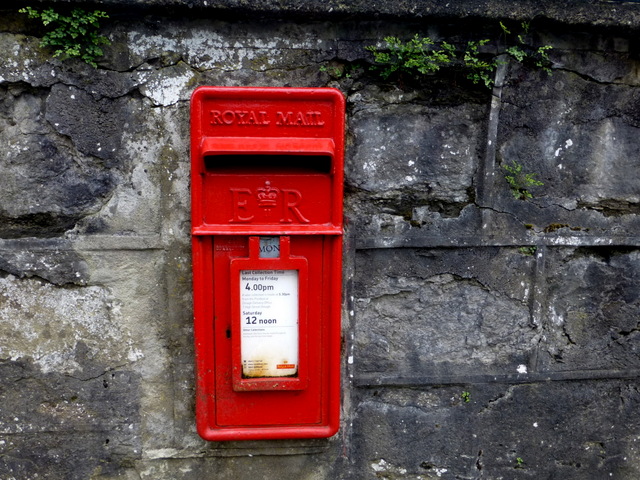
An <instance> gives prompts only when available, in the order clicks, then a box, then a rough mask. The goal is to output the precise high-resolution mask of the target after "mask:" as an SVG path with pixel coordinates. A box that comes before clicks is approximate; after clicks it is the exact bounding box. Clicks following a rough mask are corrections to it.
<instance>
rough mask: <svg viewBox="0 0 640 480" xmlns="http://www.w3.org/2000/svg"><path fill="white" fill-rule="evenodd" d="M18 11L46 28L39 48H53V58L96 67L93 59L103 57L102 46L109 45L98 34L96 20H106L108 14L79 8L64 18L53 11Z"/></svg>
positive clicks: (28, 8) (98, 27) (23, 9)
mask: <svg viewBox="0 0 640 480" xmlns="http://www.w3.org/2000/svg"><path fill="white" fill-rule="evenodd" d="M19 12H20V13H25V14H27V15H28V16H29V18H32V19H37V20H40V21H41V22H42V24H43V25H44V26H45V27H46V28H47V33H46V34H45V35H44V36H43V37H42V41H41V42H40V45H41V46H42V47H52V48H53V49H54V54H53V56H54V57H61V58H63V59H65V58H79V59H81V60H83V61H84V62H86V63H88V64H89V65H92V66H93V67H97V64H96V60H97V59H98V58H100V57H101V56H102V55H103V51H102V48H101V46H102V45H108V44H109V40H108V39H107V38H106V37H105V36H103V35H100V34H99V33H98V31H99V29H100V22H99V20H100V19H102V18H109V15H107V13H106V12H103V11H101V10H94V11H92V12H88V11H86V10H84V9H82V8H74V9H72V10H71V11H70V12H69V14H68V15H65V14H62V13H59V12H56V11H55V10H54V9H53V8H45V9H43V10H37V9H35V8H32V7H25V8H21V9H20V10H19Z"/></svg>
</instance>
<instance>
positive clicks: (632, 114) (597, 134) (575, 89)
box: [495, 57, 640, 236]
mask: <svg viewBox="0 0 640 480" xmlns="http://www.w3.org/2000/svg"><path fill="white" fill-rule="evenodd" d="M614 58H615V57H614ZM594 63H595V62H594ZM634 64H635V63H634V62H626V65H625V67H626V68H627V69H630V68H635V67H633V65H634ZM607 65H609V64H607ZM601 68H602V69H603V70H604V67H601ZM614 68H615V66H614ZM607 73H609V74H610V76H611V77H616V76H617V75H619V72H607ZM585 75H587V74H586V73H583V72H582V71H580V69H577V71H554V73H553V75H552V76H549V77H546V76H545V74H544V73H537V74H532V73H526V72H523V71H521V70H520V69H515V71H514V72H512V73H511V75H510V76H509V78H510V79H511V80H509V81H508V82H507V86H506V87H505V88H504V90H503V100H504V103H503V105H502V108H501V111H500V124H499V135H498V145H499V149H498V158H497V161H498V164H499V165H513V162H516V163H517V164H520V165H522V166H523V171H525V172H528V173H534V174H536V178H537V179H538V180H541V181H542V182H543V183H544V186H538V187H531V193H532V194H533V195H534V199H533V200H532V201H530V202H529V205H526V206H525V205H523V203H524V202H517V201H515V202H514V201H513V199H509V198H508V196H509V194H508V188H504V185H506V183H505V182H504V181H503V180H502V179H500V180H499V183H498V186H500V184H503V188H502V189H496V190H497V191H498V192H502V193H501V195H500V197H499V199H498V200H497V201H498V205H497V206H496V207H495V208H496V209H497V210H500V211H508V212H510V213H512V214H513V215H514V217H517V218H518V220H519V221H520V222H521V223H522V224H521V226H520V229H521V230H522V229H524V228H525V226H526V225H530V227H529V228H530V230H531V231H532V232H535V233H537V234H544V233H551V232H549V230H551V231H556V230H559V229H560V228H566V229H567V230H566V231H569V230H570V231H572V232H583V231H588V232H590V233H591V234H596V235H602V234H607V235H611V234H612V233H614V234H616V235H621V236H623V235H627V236H629V235H634V232H635V231H637V228H638V221H637V213H638V212H639V211H640V210H638V205H639V203H640V188H639V187H638V182H636V181H635V178H634V177H633V176H629V172H633V171H636V170H637V169H638V158H639V157H640V150H639V148H640V147H639V146H638V142H637V137H638V134H639V132H640V118H638V110H639V102H640V96H639V94H638V91H637V90H638V89H637V87H635V86H628V85H624V84H622V83H603V82H604V80H598V81H594V80H592V79H588V78H585ZM602 76H605V74H604V73H603V74H602ZM531 111H539V112H545V115H544V116H537V117H536V116H531V114H530V112H531ZM554 225H556V226H559V228H554V227H553V226H554Z"/></svg>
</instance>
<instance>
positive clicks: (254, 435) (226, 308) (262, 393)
mask: <svg viewBox="0 0 640 480" xmlns="http://www.w3.org/2000/svg"><path fill="white" fill-rule="evenodd" d="M344 107H345V106H344V97H343V96H342V94H341V93H340V92H339V91H337V90H333V89H303V88H251V87H244V88H243V87H238V88H234V87H201V88H198V89H197V90H196V91H195V92H194V94H193V96H192V101H191V167H192V170H191V193H192V234H193V282H194V335H195V351H196V374H197V375H196V378H197V382H196V389H197V390H196V422H197V427H198V432H199V433H200V435H201V436H202V437H203V438H205V439H207V440H243V439H276V438H310V437H327V436H331V435H333V434H335V433H336V431H337V430H338V425H339V413H340V304H341V283H342V277H341V272H342V196H343V168H344V167H343V163H344V161H343V151H344ZM263 236H271V237H279V244H280V253H279V257H276V258H261V256H260V255H259V252H258V250H259V241H260V237H263ZM254 270H255V271H275V270H295V271H296V272H297V273H296V275H297V279H298V280H297V287H298V295H299V298H298V317H297V319H298V338H299V340H298V342H299V343H298V365H297V366H296V367H295V368H294V367H293V366H292V365H291V364H289V363H287V362H286V361H284V362H281V363H278V365H277V368H278V369H279V370H282V371H283V372H284V373H283V375H289V373H288V372H289V371H292V372H294V373H292V374H290V375H289V376H282V377H269V376H265V377H257V378H256V377H250V378H245V377H244V376H243V374H242V366H241V359H240V349H241V347H240V328H241V327H240V322H241V318H240V317H241V316H242V315H241V312H240V274H241V272H242V271H254Z"/></svg>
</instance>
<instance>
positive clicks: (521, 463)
mask: <svg viewBox="0 0 640 480" xmlns="http://www.w3.org/2000/svg"><path fill="white" fill-rule="evenodd" d="M513 468H524V460H523V459H522V457H516V465H515V466H514V467H513Z"/></svg>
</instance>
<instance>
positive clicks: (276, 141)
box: [191, 87, 345, 235]
mask: <svg viewBox="0 0 640 480" xmlns="http://www.w3.org/2000/svg"><path fill="white" fill-rule="evenodd" d="M344 116H345V101H344V96H343V95H342V93H341V92H340V91H339V90H335V89H331V88H280V87H199V88H198V89H196V90H195V91H194V93H193V95H192V99H191V161H192V176H191V178H192V184H191V192H192V228H193V232H194V234H200V235H205V234H216V233H228V234H242V233H247V232H251V231H255V230H256V228H259V227H262V230H264V231H272V230H273V231H276V230H277V231H278V232H280V233H282V232H285V231H286V232H288V233H292V234H293V233H303V234H304V233H313V232H314V231H315V230H317V228H318V227H319V226H320V225H324V227H323V228H324V230H326V233H335V234H339V233H340V232H341V225H342V193H343V192H342V190H343V187H342V179H343V164H344V161H343V155H344ZM289 177H290V178H289ZM265 188H269V189H270V191H269V193H270V194H271V195H272V196H274V197H275V199H272V202H273V203H275V206H272V207H271V208H267V207H269V205H267V204H266V203H265V202H264V201H263V199H262V197H260V193H262V190H264V189H265ZM307 212H308V213H307ZM245 231H246V232H245ZM318 232H320V230H318Z"/></svg>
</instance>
